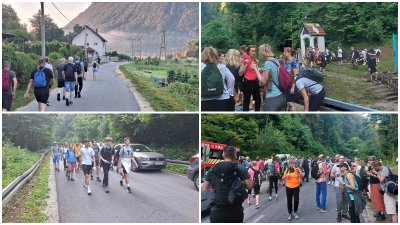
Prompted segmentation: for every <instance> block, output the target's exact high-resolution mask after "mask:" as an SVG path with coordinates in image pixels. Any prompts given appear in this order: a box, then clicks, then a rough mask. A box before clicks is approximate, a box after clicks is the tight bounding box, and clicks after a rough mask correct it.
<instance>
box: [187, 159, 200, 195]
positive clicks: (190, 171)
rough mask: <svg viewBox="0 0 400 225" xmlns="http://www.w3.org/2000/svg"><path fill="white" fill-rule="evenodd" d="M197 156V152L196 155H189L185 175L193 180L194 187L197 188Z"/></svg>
mask: <svg viewBox="0 0 400 225" xmlns="http://www.w3.org/2000/svg"><path fill="white" fill-rule="evenodd" d="M199 157H200V154H199V153H197V154H196V155H194V156H192V157H190V160H189V162H190V165H189V166H188V168H187V176H188V178H189V179H190V180H191V181H193V184H194V187H195V188H196V189H197V190H199V183H200V182H199Z"/></svg>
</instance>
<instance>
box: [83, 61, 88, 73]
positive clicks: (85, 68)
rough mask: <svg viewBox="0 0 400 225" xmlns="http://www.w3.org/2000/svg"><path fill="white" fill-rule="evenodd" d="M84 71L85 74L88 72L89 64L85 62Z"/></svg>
mask: <svg viewBox="0 0 400 225" xmlns="http://www.w3.org/2000/svg"><path fill="white" fill-rule="evenodd" d="M83 69H84V70H85V72H87V69H88V63H87V62H86V61H83Z"/></svg>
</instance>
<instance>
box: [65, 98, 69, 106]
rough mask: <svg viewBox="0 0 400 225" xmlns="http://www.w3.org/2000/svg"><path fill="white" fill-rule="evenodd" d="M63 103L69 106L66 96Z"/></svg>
mask: <svg viewBox="0 0 400 225" xmlns="http://www.w3.org/2000/svg"><path fill="white" fill-rule="evenodd" d="M65 104H66V105H67V106H69V100H68V98H66V99H65Z"/></svg>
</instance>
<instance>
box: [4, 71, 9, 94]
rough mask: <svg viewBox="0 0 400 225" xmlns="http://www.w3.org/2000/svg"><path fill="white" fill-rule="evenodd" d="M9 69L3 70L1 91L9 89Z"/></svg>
mask: <svg viewBox="0 0 400 225" xmlns="http://www.w3.org/2000/svg"><path fill="white" fill-rule="evenodd" d="M9 80H10V70H3V91H8V90H10V84H9Z"/></svg>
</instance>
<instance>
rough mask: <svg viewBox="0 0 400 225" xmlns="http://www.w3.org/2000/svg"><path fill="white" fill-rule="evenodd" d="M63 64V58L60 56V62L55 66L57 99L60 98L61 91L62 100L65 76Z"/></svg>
mask: <svg viewBox="0 0 400 225" xmlns="http://www.w3.org/2000/svg"><path fill="white" fill-rule="evenodd" d="M64 65H65V58H61V63H60V64H58V66H57V87H58V91H57V101H60V100H61V92H62V93H63V100H65V78H64V76H63V70H64Z"/></svg>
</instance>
